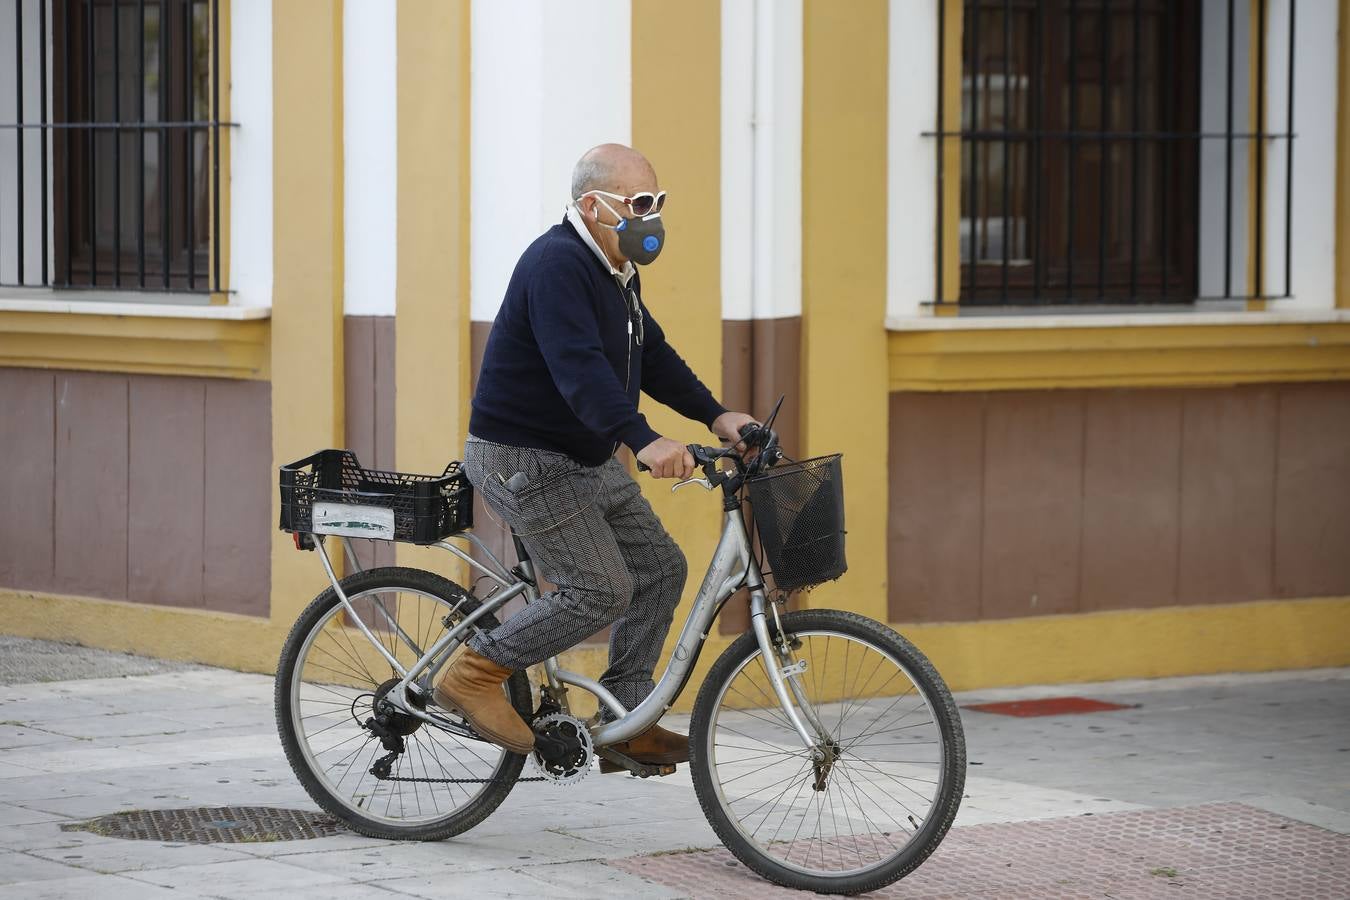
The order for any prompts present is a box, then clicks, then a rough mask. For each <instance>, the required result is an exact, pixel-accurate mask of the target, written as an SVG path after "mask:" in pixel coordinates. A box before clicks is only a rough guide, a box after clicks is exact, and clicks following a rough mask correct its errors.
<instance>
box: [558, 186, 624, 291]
mask: <svg viewBox="0 0 1350 900" xmlns="http://www.w3.org/2000/svg"><path fill="white" fill-rule="evenodd" d="M567 221H568V222H571V223H572V227H573V228H575V229H576V230H577V234H579V235H581V239H582V240H583V241H585V242H586V246H587V247H590V248H591V252H593V253H594V254H595V255H596V258H597V259H599V260H600V262H602V263H604V266H605V269H606V270H608V271H609V274H611V275H617V276H618V277H619V278H620V279H622V281H623V284H624V287H627V286H628V282H630V281H632V280H633V273H634V272H635V271H636V270H635V269H634V268H633V261H632V260H625V261H624V264H623V268H622V269H616V268H614V266H613V265H612V264H611V263H610V261H609V257H608V256H606V255H605V251H604V250H601V249H600V245H599V244H597V243H596V242H595V238H594V237H592V236H591V230H590V229H589V228H587V227H586V222H585V221H584V220H583V219H582V218H581V210H579V209H577V205H576V204H575V203H569V204H568V205H567Z"/></svg>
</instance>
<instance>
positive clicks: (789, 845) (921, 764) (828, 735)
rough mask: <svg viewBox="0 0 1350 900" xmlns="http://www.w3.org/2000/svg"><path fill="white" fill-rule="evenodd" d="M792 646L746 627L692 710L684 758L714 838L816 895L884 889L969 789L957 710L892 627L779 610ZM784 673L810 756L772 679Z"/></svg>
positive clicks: (938, 837)
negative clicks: (770, 641)
mask: <svg viewBox="0 0 1350 900" xmlns="http://www.w3.org/2000/svg"><path fill="white" fill-rule="evenodd" d="M782 622H783V631H784V633H785V636H786V642H787V645H788V648H789V649H788V653H787V654H786V655H783V654H781V653H775V656H776V657H778V658H776V659H772V660H765V659H764V656H763V654H762V653H761V652H760V648H759V644H758V642H757V641H756V640H755V636H754V634H753V633H746V634H744V635H742V636H741V637H740V638H738V639H737V640H736V642H735V643H733V644H732V645H731V646H730V647H729V648H728V649H727V651H726V652H725V653H723V654H722V656H721V657H720V658H719V659H718V660H717V662H716V663H714V665H713V667H712V670H711V671H710V672H709V673H708V677H707V680H706V681H704V683H703V687H702V689H701V690H700V691H699V695H698V700H697V701H696V703H695V706H694V715H693V721H692V722H691V725H690V732H691V733H690V748H691V758H690V767H691V771H692V774H693V780H694V788H695V791H696V793H697V794H698V799H699V803H700V804H701V805H702V807H703V812H704V814H705V815H706V816H707V817H708V822H709V823H710V824H711V825H712V827H713V830H714V831H715V832H716V833H717V836H718V837H719V838H721V839H722V842H723V843H724V844H725V845H726V846H727V848H728V849H729V850H730V851H731V852H732V853H733V854H735V856H736V857H737V858H738V859H739V860H740V861H741V862H743V863H744V864H745V865H746V866H747V867H749V868H750V869H752V870H754V871H755V872H758V873H759V874H760V875H762V876H764V877H765V878H767V879H769V880H770V881H773V882H776V883H778V884H782V885H785V886H787V887H791V888H796V889H799V890H811V891H817V892H820V893H849V894H851V893H860V892H864V891H872V890H876V889H877V888H880V887H883V886H885V885H887V884H890V883H891V882H893V881H896V880H897V879H899V878H902V877H904V876H905V875H907V874H908V873H910V872H911V871H913V870H914V869H915V868H917V867H918V866H919V864H920V863H922V862H923V861H924V860H925V859H927V858H928V855H929V854H931V853H932V852H933V850H935V849H936V848H937V845H938V844H939V843H940V842H941V841H942V838H943V837H944V836H945V835H946V833H947V830H948V828H950V827H951V823H952V820H953V819H954V818H955V816H956V810H957V807H958V806H959V805H960V803H961V792H962V790H963V789H964V786H965V767H966V750H965V738H964V736H963V733H962V729H961V720H960V716H959V714H958V713H957V710H956V705H955V703H954V702H953V700H952V696H951V693H950V691H948V690H947V686H946V684H944V683H943V681H942V678H941V676H939V675H938V673H937V670H936V669H934V668H933V665H932V663H930V662H929V661H928V659H927V658H926V657H924V655H923V654H922V653H921V652H920V651H919V650H918V648H916V647H915V646H914V645H913V644H911V643H910V642H909V641H907V640H905V639H904V638H903V637H901V636H900V635H899V634H897V633H896V632H895V631H893V630H892V629H890V628H887V627H886V626H884V625H882V624H880V623H878V622H875V621H872V620H871V619H867V618H864V617H863V616H859V615H856V614H853V613H846V612H841V611H838V610H802V611H799V612H791V613H787V614H786V615H784V616H783V617H782ZM766 665H772V666H776V667H777V668H778V669H779V670H780V671H784V670H786V671H785V675H784V677H785V679H786V680H787V681H788V683H789V687H790V689H791V692H792V694H793V697H794V703H795V706H796V710H797V713H798V714H799V716H801V718H802V720H803V722H804V723H805V724H806V727H807V729H808V731H811V732H813V734H814V736H815V737H816V741H817V746H818V747H819V748H820V750H821V752H820V754H819V755H817V756H813V754H812V753H810V752H808V750H807V749H806V747H805V746H804V745H803V743H802V740H801V738H800V736H799V735H798V733H797V731H796V729H795V728H793V726H792V725H791V723H790V722H789V720H788V718H787V716H786V714H785V713H784V712H783V709H782V707H781V706H780V705H779V703H778V701H777V699H776V697H775V695H774V693H773V689H772V687H771V685H770V682H769V678H768V674H767V670H766V668H765V666H766Z"/></svg>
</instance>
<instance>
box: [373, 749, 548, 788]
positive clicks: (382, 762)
mask: <svg viewBox="0 0 1350 900" xmlns="http://www.w3.org/2000/svg"><path fill="white" fill-rule="evenodd" d="M402 755H403V754H402V753H401V752H397V751H390V752H389V753H386V754H385V755H384V756H381V757H380V758H379V759H377V760H375V764H374V765H373V766H371V767H370V774H372V775H374V776H375V778H376V779H377V780H379V781H413V782H417V783H419V784H517V783H519V782H522V781H547V780H548V779H546V778H544V777H543V776H542V775H534V776H529V777H526V778H515V779H513V780H511V781H506V780H504V779H501V778H411V777H409V776H407V775H381V774H380V773H379V772H378V771H377V770H378V769H380V768H382V767H384V768H387V767H388V766H389V764H391V763H393V762H394V760H396V759H398V758H399V757H400V756H402Z"/></svg>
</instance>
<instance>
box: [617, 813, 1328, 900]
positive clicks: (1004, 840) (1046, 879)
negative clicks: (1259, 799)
mask: <svg viewBox="0 0 1350 900" xmlns="http://www.w3.org/2000/svg"><path fill="white" fill-rule="evenodd" d="M610 865H612V866H615V867H616V868H619V869H622V870H624V871H626V872H630V873H632V874H634V875H638V876H640V877H642V878H645V879H647V880H649V881H654V882H657V883H660V884H663V885H666V886H668V887H671V888H674V889H675V890H677V891H684V892H687V895H688V896H690V897H694V898H705V897H708V898H711V897H716V898H719V900H724V898H729V897H735V898H757V897H798V898H800V897H802V896H810V895H803V894H802V893H800V892H798V891H792V890H788V889H786V888H780V887H777V886H776V885H773V884H770V883H769V882H767V881H764V880H763V879H761V878H759V877H758V876H757V875H755V874H754V873H753V872H751V871H750V870H748V869H746V868H745V867H744V866H742V865H741V864H740V863H739V862H737V861H736V859H735V858H734V857H732V856H731V854H730V853H729V852H727V851H726V850H725V849H717V850H706V851H699V852H695V853H677V854H667V855H658V856H637V857H629V858H627V859H619V860H613V861H611V862H610ZM869 896H873V897H878V898H889V897H896V898H906V900H919V898H924V900H930V898H932V900H935V898H940V897H941V898H966V897H978V898H989V900H994V898H997V900H1014V898H1019V897H1028V898H1031V897H1035V898H1038V900H1040V898H1088V897H1093V898H1106V897H1110V898H1117V900H1127V898H1128V900H1135V898H1138V900H1145V898H1154V897H1165V898H1169V900H1176V898H1197V900H1198V898H1206V900H1208V898H1224V900H1230V898H1231V900H1244V898H1251V900H1280V898H1289V900H1321V898H1325V900H1346V898H1347V897H1350V835H1344V834H1337V833H1336V832H1333V831H1326V830H1324V829H1321V828H1317V827H1315V826H1312V825H1306V824H1304V823H1302V822H1297V821H1295V820H1293V819H1286V818H1284V817H1283V816H1277V815H1275V814H1273V813H1268V812H1264V811H1262V810H1259V809H1254V808H1252V807H1250V806H1244V805H1242V804H1240V803H1215V804H1206V805H1203V806H1190V807H1180V808H1177V809H1154V810H1140V811H1134V812H1120V813H1106V814H1100V815H1087V816H1075V817H1072V818H1064V819H1048V820H1042V821H1035V822H1012V823H1000V824H993V825H973V826H969V827H966V828H955V829H953V830H952V831H951V833H949V834H948V835H947V838H946V840H945V841H943V843H942V846H941V847H939V848H938V850H937V852H935V853H934V854H933V856H932V857H930V858H929V860H928V861H927V862H926V863H924V864H923V865H922V866H920V867H919V869H918V870H917V871H915V872H913V873H912V874H910V875H909V877H907V878H904V879H902V880H901V881H898V882H896V883H895V884H892V885H890V886H889V887H886V888H883V889H882V890H880V891H877V892H876V893H874V894H871V895H869Z"/></svg>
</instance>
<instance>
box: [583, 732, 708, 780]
mask: <svg viewBox="0 0 1350 900" xmlns="http://www.w3.org/2000/svg"><path fill="white" fill-rule="evenodd" d="M612 749H613V750H615V751H616V752H618V753H622V754H623V755H624V756H627V757H629V758H630V759H635V760H637V761H638V762H641V763H646V764H647V765H649V766H673V765H675V764H676V763H682V762H689V738H687V737H685V736H684V735H682V734H676V733H675V732H673V731H667V730H666V729H664V728H662V727H661V726H660V725H653V726H652V727H651V728H648V729H647V730H646V731H644V732H642V734H639V735H638V736H637V737H635V738H633V739H632V740H629V741H622V742H620V743H618V744H614V745H612ZM600 771H601V772H605V773H608V772H621V771H623V769H622V768H620V767H619V766H617V765H615V764H614V763H612V762H610V761H609V760H607V759H604V758H602V759H601V760H600Z"/></svg>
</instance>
